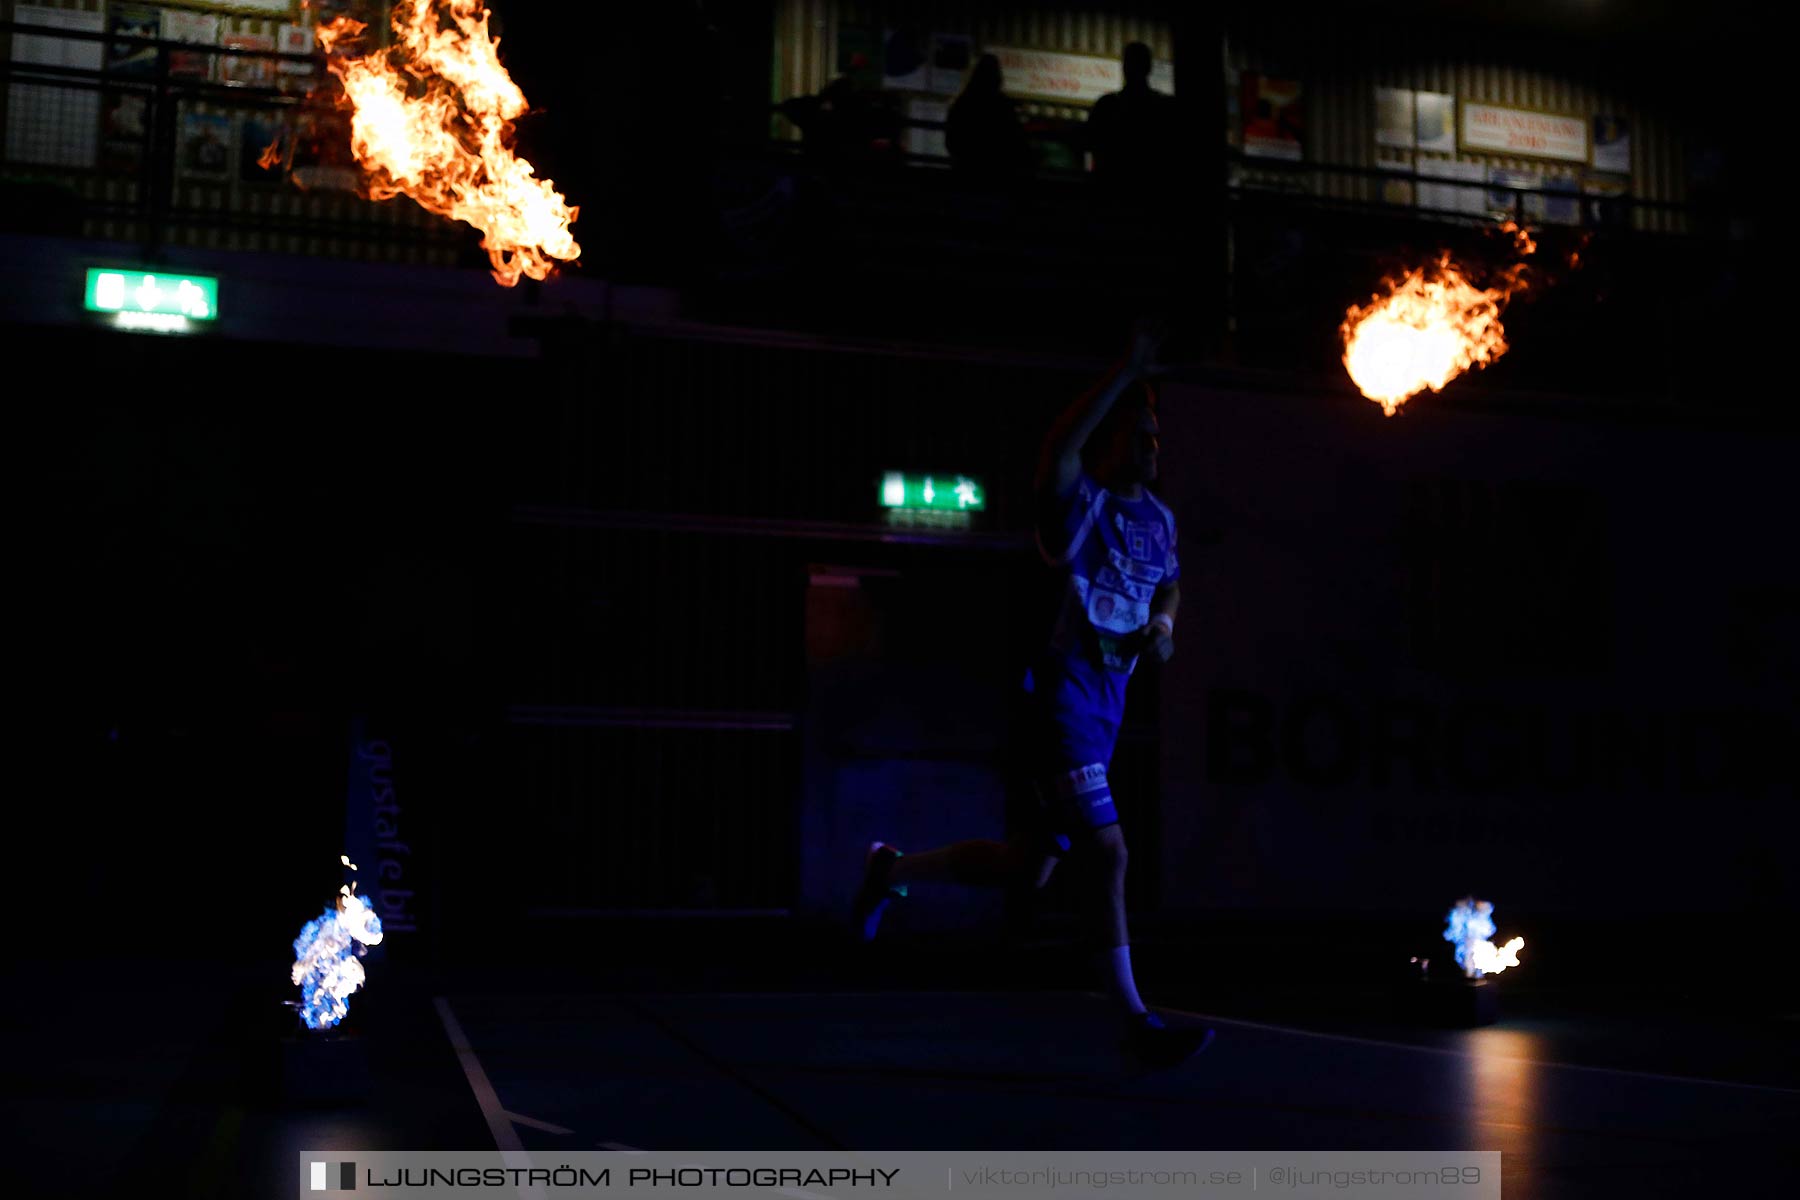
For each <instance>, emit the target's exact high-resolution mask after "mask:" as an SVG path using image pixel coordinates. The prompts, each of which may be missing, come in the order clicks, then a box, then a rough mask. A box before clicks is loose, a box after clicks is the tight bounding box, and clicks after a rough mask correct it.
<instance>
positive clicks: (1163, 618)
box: [1150, 613, 1175, 637]
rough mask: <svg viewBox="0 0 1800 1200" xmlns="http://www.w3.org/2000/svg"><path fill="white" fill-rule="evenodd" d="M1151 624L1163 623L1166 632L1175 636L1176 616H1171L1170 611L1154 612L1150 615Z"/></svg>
mask: <svg viewBox="0 0 1800 1200" xmlns="http://www.w3.org/2000/svg"><path fill="white" fill-rule="evenodd" d="M1150 624H1152V625H1161V626H1162V631H1163V632H1164V633H1166V634H1168V635H1169V636H1170V637H1174V636H1175V618H1174V617H1171V616H1170V615H1169V614H1168V613H1154V614H1152V615H1151V617H1150Z"/></svg>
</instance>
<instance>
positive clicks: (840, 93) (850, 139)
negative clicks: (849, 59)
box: [781, 75, 900, 163]
mask: <svg viewBox="0 0 1800 1200" xmlns="http://www.w3.org/2000/svg"><path fill="white" fill-rule="evenodd" d="M781 112H782V114H783V115H784V116H786V117H787V119H788V120H790V121H792V122H793V123H794V124H795V125H798V126H799V127H800V132H801V133H802V134H803V135H804V144H805V148H806V154H807V157H809V158H814V159H817V160H819V161H822V162H838V163H872V162H881V161H884V160H891V159H894V158H895V157H896V152H897V151H898V149H899V146H900V122H899V119H898V118H897V117H896V116H895V115H894V114H893V113H892V112H890V111H889V110H888V109H887V108H886V107H885V106H884V105H882V104H881V103H879V102H878V101H876V100H874V99H873V98H871V97H869V96H868V95H867V94H865V93H864V92H862V91H861V90H859V89H858V88H857V86H856V81H855V80H854V79H852V78H851V77H850V76H848V75H840V76H838V77H837V78H836V79H834V80H832V81H831V82H830V83H828V84H826V85H825V86H824V87H822V88H820V89H819V91H818V94H817V95H812V96H795V97H792V98H791V99H788V100H784V101H783V102H782V103H781Z"/></svg>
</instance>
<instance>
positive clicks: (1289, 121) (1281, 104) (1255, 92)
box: [1242, 71, 1304, 162]
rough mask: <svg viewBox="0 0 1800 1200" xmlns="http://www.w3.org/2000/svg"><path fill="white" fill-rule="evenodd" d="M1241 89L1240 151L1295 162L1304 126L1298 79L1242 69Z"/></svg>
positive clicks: (1297, 160) (1299, 153)
mask: <svg viewBox="0 0 1800 1200" xmlns="http://www.w3.org/2000/svg"><path fill="white" fill-rule="evenodd" d="M1242 90H1243V97H1244V98H1243V114H1244V153H1245V154H1248V155H1250V156H1252V157H1254V158H1282V159H1287V160H1288V161H1290V162H1299V161H1300V159H1301V158H1302V157H1303V151H1302V149H1301V141H1300V138H1301V133H1302V132H1303V129H1304V125H1303V122H1302V110H1301V107H1300V99H1301V97H1300V81H1299V80H1298V79H1278V78H1276V77H1274V76H1271V75H1264V74H1262V73H1261V72H1258V71H1245V72H1244V83H1243V89H1242Z"/></svg>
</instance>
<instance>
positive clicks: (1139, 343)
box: [1125, 318, 1169, 378]
mask: <svg viewBox="0 0 1800 1200" xmlns="http://www.w3.org/2000/svg"><path fill="white" fill-rule="evenodd" d="M1168 334H1169V329H1168V326H1167V325H1166V324H1164V323H1163V322H1162V321H1160V320H1155V319H1150V318H1145V319H1143V320H1140V321H1138V322H1137V323H1136V324H1135V325H1133V326H1132V327H1131V348H1130V349H1129V350H1127V351H1126V354H1125V371H1126V373H1127V374H1129V375H1131V376H1133V377H1135V378H1143V377H1145V376H1149V375H1154V374H1156V373H1157V370H1158V368H1157V365H1156V353H1157V351H1158V350H1160V349H1162V344H1163V339H1164V338H1165V337H1167V336H1168Z"/></svg>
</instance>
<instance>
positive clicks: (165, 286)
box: [85, 267, 219, 333]
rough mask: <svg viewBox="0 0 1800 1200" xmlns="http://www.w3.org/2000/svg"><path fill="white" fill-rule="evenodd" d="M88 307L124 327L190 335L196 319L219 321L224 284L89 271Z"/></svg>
mask: <svg viewBox="0 0 1800 1200" xmlns="http://www.w3.org/2000/svg"><path fill="white" fill-rule="evenodd" d="M85 307H86V308H87V310H88V311H89V312H95V313H105V314H107V315H110V316H111V317H112V318H113V324H115V325H117V326H118V327H119V328H121V329H147V330H151V331H153V332H156V333H185V332H187V331H188V330H189V329H191V328H192V322H194V321H216V320H218V319H219V281H218V280H217V279H213V278H211V277H210V276H206V275H165V274H162V273H161V272H157V271H137V270H128V269H126V268H124V267H89V268H88V273H87V300H86V304H85Z"/></svg>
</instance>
